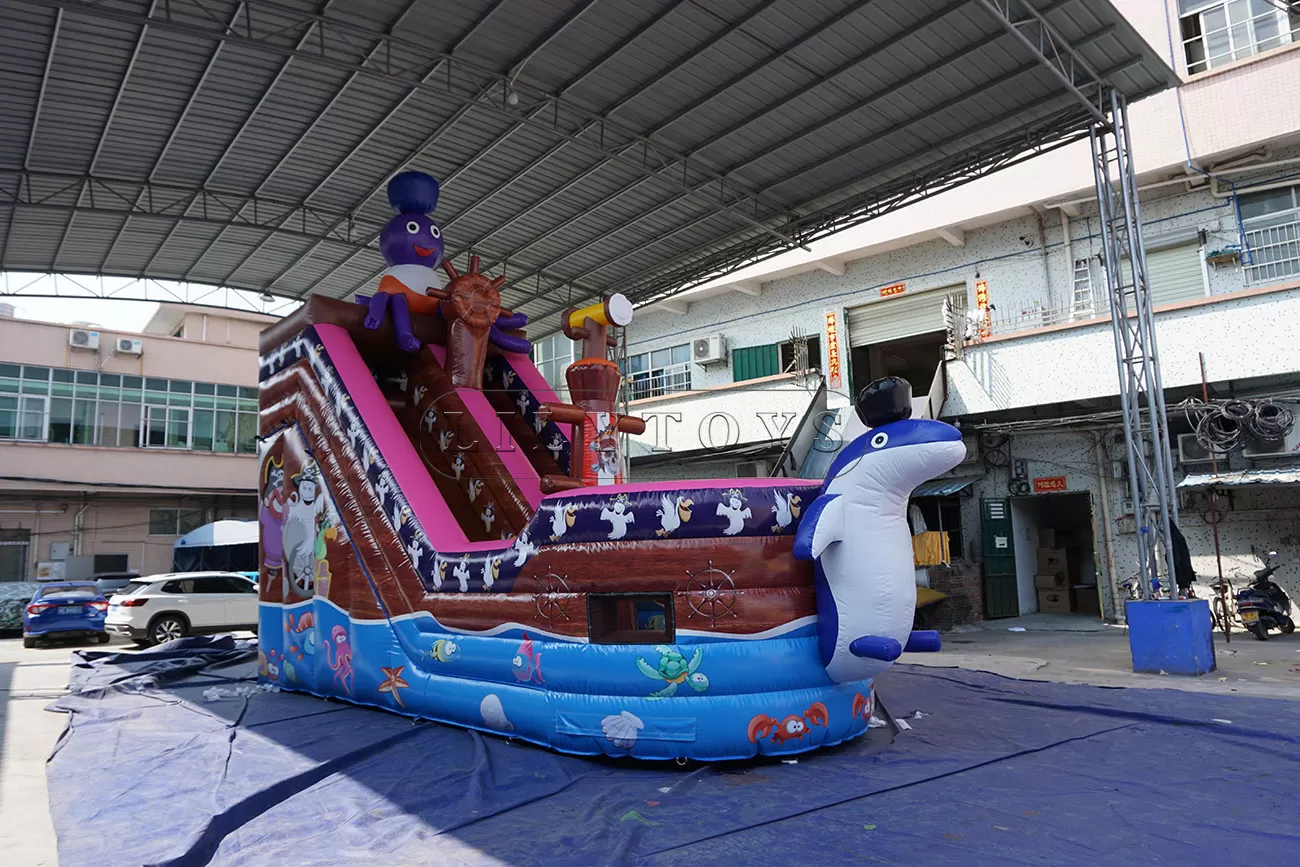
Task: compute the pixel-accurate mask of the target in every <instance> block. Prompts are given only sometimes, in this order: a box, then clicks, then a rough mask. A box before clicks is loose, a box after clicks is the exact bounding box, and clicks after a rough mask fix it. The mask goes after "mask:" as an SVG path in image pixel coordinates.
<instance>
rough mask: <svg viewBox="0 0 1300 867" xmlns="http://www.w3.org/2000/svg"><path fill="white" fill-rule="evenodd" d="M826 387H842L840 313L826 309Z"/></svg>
mask: <svg viewBox="0 0 1300 867" xmlns="http://www.w3.org/2000/svg"><path fill="white" fill-rule="evenodd" d="M826 387H827V388H829V389H838V388H843V387H844V367H843V358H842V357H841V355H840V315H839V313H838V312H836V311H834V310H827V311H826Z"/></svg>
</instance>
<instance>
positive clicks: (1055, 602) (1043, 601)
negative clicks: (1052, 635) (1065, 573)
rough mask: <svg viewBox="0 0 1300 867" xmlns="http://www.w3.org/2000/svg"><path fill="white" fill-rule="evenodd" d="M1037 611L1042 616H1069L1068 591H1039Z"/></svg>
mask: <svg viewBox="0 0 1300 867" xmlns="http://www.w3.org/2000/svg"><path fill="white" fill-rule="evenodd" d="M1038 610H1039V611H1041V612H1043V613H1044V614H1069V613H1070V591H1069V590H1039V591H1038Z"/></svg>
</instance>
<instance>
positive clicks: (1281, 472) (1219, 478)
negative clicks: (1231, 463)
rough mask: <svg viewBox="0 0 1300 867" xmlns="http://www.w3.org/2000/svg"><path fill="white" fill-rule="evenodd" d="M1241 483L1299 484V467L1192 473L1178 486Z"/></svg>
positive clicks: (1227, 485)
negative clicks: (1216, 473)
mask: <svg viewBox="0 0 1300 867" xmlns="http://www.w3.org/2000/svg"><path fill="white" fill-rule="evenodd" d="M1242 485H1279V486H1287V485H1293V486H1295V485H1300V468H1296V467H1287V468H1281V469H1269V470H1238V471H1236V472H1231V473H1219V474H1218V475H1215V474H1214V473H1194V474H1191V475H1188V477H1187V478H1185V479H1183V480H1182V481H1181V482H1179V483H1178V487H1180V488H1217V487H1225V488H1227V487H1241V486H1242Z"/></svg>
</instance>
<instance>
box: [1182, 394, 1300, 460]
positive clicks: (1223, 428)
mask: <svg viewBox="0 0 1300 867" xmlns="http://www.w3.org/2000/svg"><path fill="white" fill-rule="evenodd" d="M1180 406H1181V408H1182V410H1183V414H1184V415H1185V416H1186V417H1187V423H1188V424H1189V425H1191V427H1192V430H1193V431H1195V433H1196V441H1197V442H1198V443H1200V445H1201V447H1202V448H1204V449H1205V450H1206V451H1208V452H1212V453H1214V454H1218V455H1226V454H1228V453H1229V452H1231V451H1235V450H1236V449H1238V448H1241V446H1242V445H1243V444H1244V443H1245V441H1246V437H1247V436H1250V437H1252V438H1254V439H1256V440H1261V441H1263V442H1268V443H1277V442H1281V441H1283V440H1284V439H1286V437H1287V435H1288V434H1290V433H1291V431H1292V430H1293V429H1294V428H1295V414H1294V413H1293V412H1292V411H1291V410H1290V409H1288V408H1287V407H1285V406H1283V405H1282V404H1280V403H1278V402H1277V400H1275V399H1274V398H1267V397H1266V398H1259V399H1255V400H1212V401H1210V402H1209V403H1206V402H1205V401H1203V400H1199V399H1197V398H1194V397H1193V398H1188V399H1187V400H1185V401H1183V402H1182V404H1180Z"/></svg>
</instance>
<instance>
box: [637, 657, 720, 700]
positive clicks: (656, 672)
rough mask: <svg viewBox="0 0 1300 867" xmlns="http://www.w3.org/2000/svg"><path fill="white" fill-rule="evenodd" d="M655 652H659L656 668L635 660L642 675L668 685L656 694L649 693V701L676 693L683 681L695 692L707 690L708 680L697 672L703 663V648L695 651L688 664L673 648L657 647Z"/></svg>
mask: <svg viewBox="0 0 1300 867" xmlns="http://www.w3.org/2000/svg"><path fill="white" fill-rule="evenodd" d="M655 650H657V651H658V652H659V667H658V668H655V667H654V666H652V665H651V664H650V663H648V662H646V661H645V660H644V659H642V658H641V657H639V656H638V657H637V658H636V667H637V668H639V669H640V670H641V673H642V674H644V675H645V676H646V677H648V678H651V679H652V680H662V681H665V682H667V684H668V685H667V686H665V687H664V688H663V689H661V690H659V691H658V692H652V693H650V698H651V699H656V698H668V696H670V695H673V694H674V693H676V692H677V685H678V684H680V683H682V682H683V681H685V682H686V683H687V684H689V685H690V687H691V689H693V690H695V691H696V692H704V691H705V690H706V689H708V688H709V679H708V678H707V677H705V676H704V672H702V671H699V670H698V669H699V667H700V663H701V662H703V661H704V648H703V647H697V648H696V649H695V653H694V654H693V655H692V656H691V661H690V662H687V661H686V657H684V656H682V655H681V653H679V652H678V651H677V649H676V648H674V647H666V646H664V645H659V646H658V647H656V648H655Z"/></svg>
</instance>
